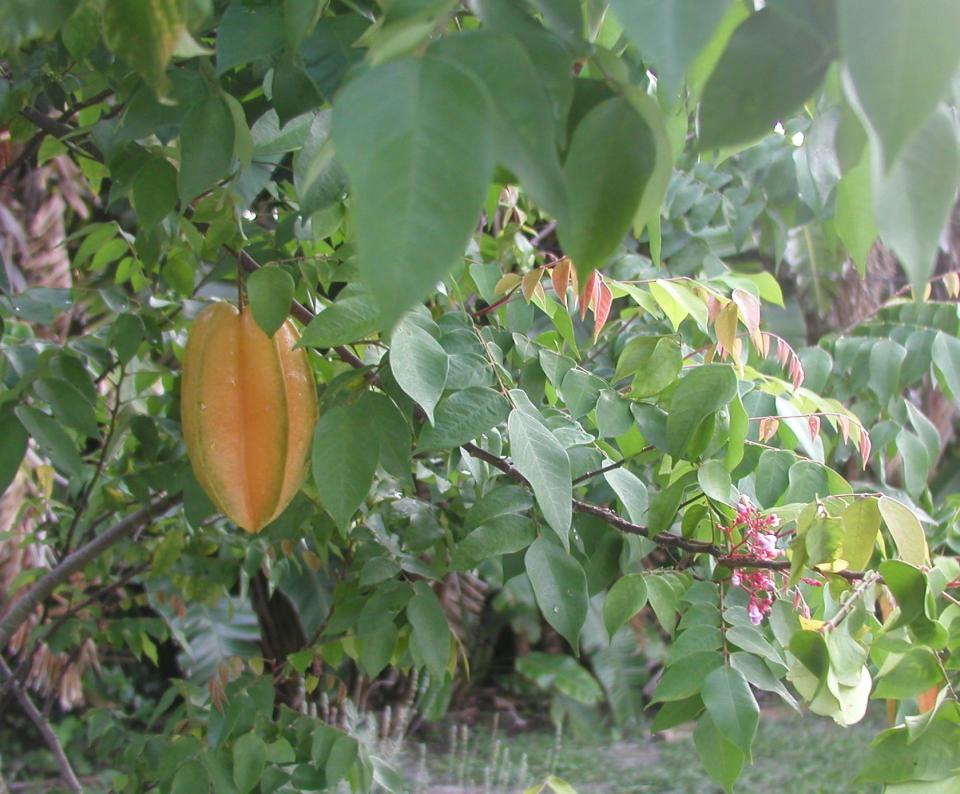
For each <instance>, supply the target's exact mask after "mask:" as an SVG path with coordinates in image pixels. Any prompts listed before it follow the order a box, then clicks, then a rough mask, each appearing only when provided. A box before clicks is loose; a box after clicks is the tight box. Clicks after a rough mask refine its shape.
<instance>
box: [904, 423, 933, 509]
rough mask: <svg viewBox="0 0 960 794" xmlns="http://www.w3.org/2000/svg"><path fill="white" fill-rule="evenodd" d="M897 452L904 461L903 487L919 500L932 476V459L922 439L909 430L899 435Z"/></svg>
mask: <svg viewBox="0 0 960 794" xmlns="http://www.w3.org/2000/svg"><path fill="white" fill-rule="evenodd" d="M897 452H899V453H900V459H901V460H902V461H903V487H904V489H905V490H906V492H907V493H908V494H910V496H912V497H913V498H915V499H917V498H919V497H920V495H921V494H922V493H923V492H924V490H925V489H926V487H927V477H928V475H929V474H930V457H929V454H928V452H927V448H926V446H925V445H924V443H923V442H922V441H921V440H920V438H919V437H918V436H917V435H916V434H915V433H911V432H910V431H909V430H907V429H903V430H901V431H900V432H899V433H898V434H897Z"/></svg>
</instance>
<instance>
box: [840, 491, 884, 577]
mask: <svg viewBox="0 0 960 794" xmlns="http://www.w3.org/2000/svg"><path fill="white" fill-rule="evenodd" d="M840 518H841V520H842V521H843V546H842V549H843V550H842V552H841V556H842V557H843V559H845V560H846V561H847V562H848V563H850V568H851V569H852V570H854V571H862V570H863V569H864V568H866V567H867V564H868V563H869V562H870V558H871V557H872V556H873V549H874V546H875V545H876V542H877V533H878V532H879V531H880V508H879V506H878V504H877V500H876V499H857V500H856V501H854V502H853V503H852V504H851V505H849V506H848V507H847V508H846V509H845V510H844V511H843V513H842V514H841V516H840Z"/></svg>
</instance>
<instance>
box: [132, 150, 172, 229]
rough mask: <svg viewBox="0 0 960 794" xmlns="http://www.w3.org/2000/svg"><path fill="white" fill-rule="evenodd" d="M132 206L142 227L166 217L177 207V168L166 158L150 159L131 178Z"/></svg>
mask: <svg viewBox="0 0 960 794" xmlns="http://www.w3.org/2000/svg"><path fill="white" fill-rule="evenodd" d="M133 206H134V208H135V209H136V210H137V219H138V220H139V221H140V228H142V229H150V228H152V227H154V226H156V225H157V224H158V223H160V221H162V220H163V219H164V218H166V217H167V215H169V214H170V213H171V212H173V211H174V209H176V207H177V169H176V168H174V167H173V166H172V165H170V163H169V162H168V161H167V160H166V159H162V158H154V159H152V160H150V162H148V163H147V164H146V165H145V166H144V167H143V168H141V169H140V171H139V172H138V173H137V175H136V176H135V177H134V179H133Z"/></svg>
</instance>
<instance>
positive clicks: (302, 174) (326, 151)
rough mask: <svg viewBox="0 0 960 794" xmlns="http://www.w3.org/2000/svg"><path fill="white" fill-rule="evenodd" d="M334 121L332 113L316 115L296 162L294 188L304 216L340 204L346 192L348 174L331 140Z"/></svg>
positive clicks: (294, 165)
mask: <svg viewBox="0 0 960 794" xmlns="http://www.w3.org/2000/svg"><path fill="white" fill-rule="evenodd" d="M332 120H333V114H332V112H331V111H330V110H321V111H320V112H319V113H317V114H316V116H314V118H313V121H312V122H310V127H309V130H308V131H307V135H306V137H305V138H304V141H303V148H301V149H300V150H299V151H298V152H297V153H296V155H295V156H294V159H293V186H294V188H295V189H296V191H297V198H299V199H300V212H301V214H302V215H303V216H309V215H312V214H313V213H314V212H317V211H319V210H323V209H327V208H328V207H331V206H333V205H335V204H337V203H338V202H339V201H341V200H342V199H343V197H344V196H345V195H346V192H347V176H346V173H345V172H344V170H343V167H342V166H341V165H340V163H339V162H338V161H337V160H335V159H334V154H335V152H334V147H333V139H332V138H331V137H330V132H331V129H330V128H331V123H332ZM293 123H295V122H291V124H293Z"/></svg>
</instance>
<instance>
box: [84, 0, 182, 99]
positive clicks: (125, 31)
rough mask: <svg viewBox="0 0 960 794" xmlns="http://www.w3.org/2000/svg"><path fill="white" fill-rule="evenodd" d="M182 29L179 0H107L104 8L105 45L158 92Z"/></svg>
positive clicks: (166, 84)
mask: <svg viewBox="0 0 960 794" xmlns="http://www.w3.org/2000/svg"><path fill="white" fill-rule="evenodd" d="M185 31H186V28H185V26H184V20H183V15H182V12H181V4H180V2H179V1H178V0H108V2H107V4H106V7H105V8H104V10H103V38H104V41H105V42H106V45H107V46H108V47H109V48H110V49H111V50H113V52H115V53H116V54H117V55H119V56H120V57H121V58H122V59H123V60H124V61H126V62H127V63H128V64H130V66H131V67H133V69H134V70H135V71H136V72H137V73H138V74H140V76H141V77H142V78H143V79H144V80H145V81H146V82H147V84H148V85H150V86H151V87H152V88H153V90H154V91H156V92H157V93H158V94H165V93H166V92H167V89H168V88H169V86H170V81H169V80H168V79H167V76H166V71H167V64H168V63H169V62H170V58H171V57H172V56H173V52H174V50H175V49H176V47H177V42H178V41H179V39H180V36H181V34H183V33H184V32H185Z"/></svg>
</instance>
